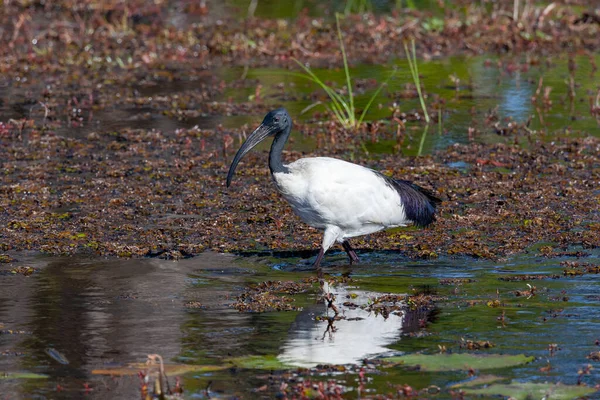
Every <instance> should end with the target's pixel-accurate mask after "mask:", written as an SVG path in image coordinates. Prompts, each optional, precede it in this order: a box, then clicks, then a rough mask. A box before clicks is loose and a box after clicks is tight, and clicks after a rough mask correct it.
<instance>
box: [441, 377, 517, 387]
mask: <svg viewBox="0 0 600 400" xmlns="http://www.w3.org/2000/svg"><path fill="white" fill-rule="evenodd" d="M504 379H506V378H504V377H502V376H496V375H479V376H476V377H474V378H472V379H469V380H467V381H463V382H460V383H457V384H455V385H452V386H450V388H451V389H462V388H468V387H474V386H482V385H487V384H489V383H492V382H497V381H501V380H504Z"/></svg>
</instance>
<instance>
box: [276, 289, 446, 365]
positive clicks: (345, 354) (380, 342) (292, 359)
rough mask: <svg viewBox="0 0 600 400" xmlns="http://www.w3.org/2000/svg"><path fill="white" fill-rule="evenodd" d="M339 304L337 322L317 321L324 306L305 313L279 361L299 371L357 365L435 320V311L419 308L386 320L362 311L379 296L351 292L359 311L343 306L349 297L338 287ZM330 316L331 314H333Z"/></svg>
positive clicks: (291, 331)
mask: <svg viewBox="0 0 600 400" xmlns="http://www.w3.org/2000/svg"><path fill="white" fill-rule="evenodd" d="M333 291H334V292H336V298H337V299H338V300H337V301H336V303H337V305H338V307H339V308H340V314H339V315H338V316H339V317H342V318H341V319H337V320H335V321H333V322H332V321H331V319H330V320H329V321H328V320H323V319H321V320H319V321H318V320H317V319H316V316H321V312H322V310H323V305H322V304H321V305H319V306H316V307H309V308H306V309H304V311H302V312H301V313H300V314H299V315H298V316H297V317H296V320H295V321H294V323H293V324H292V326H291V328H290V331H289V334H288V338H287V340H286V342H285V344H284V345H283V346H282V349H281V353H280V354H279V356H278V358H279V360H280V361H282V362H284V363H286V364H290V365H297V366H300V367H307V368H310V367H313V366H315V365H318V364H333V365H343V364H355V363H359V362H361V361H362V360H364V359H365V358H372V357H376V356H378V355H381V354H384V353H389V352H390V349H389V348H388V347H387V346H389V345H391V344H393V343H395V342H397V341H398V340H399V339H400V336H401V335H403V334H408V333H412V332H416V331H419V330H420V329H421V328H422V326H423V324H424V323H425V322H426V321H428V320H430V318H432V317H433V315H434V313H435V310H431V309H429V310H428V309H421V308H417V309H415V310H411V309H410V308H409V307H402V309H401V310H398V311H395V312H392V313H389V315H387V318H384V316H383V315H382V314H379V315H376V314H375V313H373V312H369V311H366V310H364V309H363V308H361V307H360V306H363V305H366V304H367V302H368V300H369V298H370V297H374V296H376V295H377V293H367V292H363V291H359V290H352V293H353V294H354V295H358V296H356V297H355V296H351V297H355V298H354V299H353V300H352V302H354V303H356V305H358V306H359V307H349V306H346V305H342V304H340V303H343V302H345V301H347V296H348V295H349V294H350V293H349V291H348V289H346V288H345V287H336V288H335V289H334V290H333ZM330 315H331V313H330Z"/></svg>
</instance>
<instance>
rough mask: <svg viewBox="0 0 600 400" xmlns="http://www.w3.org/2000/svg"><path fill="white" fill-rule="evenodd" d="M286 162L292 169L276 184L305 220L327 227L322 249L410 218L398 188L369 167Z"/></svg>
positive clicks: (403, 223)
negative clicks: (407, 216) (407, 215)
mask: <svg viewBox="0 0 600 400" xmlns="http://www.w3.org/2000/svg"><path fill="white" fill-rule="evenodd" d="M287 167H288V168H289V170H290V173H284V172H276V173H274V174H273V179H274V181H275V184H276V185H277V189H278V190H279V192H280V193H281V194H282V195H283V197H284V198H285V199H286V200H287V201H288V202H289V203H290V205H291V206H292V209H293V210H294V212H295V213H296V214H297V215H298V216H299V217H300V218H301V219H302V221H304V222H305V223H307V224H308V225H310V226H312V227H314V228H318V229H323V230H325V236H324V239H323V251H327V249H329V247H331V245H332V244H333V243H334V242H338V243H342V242H343V241H344V239H348V238H352V237H355V236H362V235H367V234H369V233H374V232H378V231H380V230H382V229H386V228H392V227H398V226H406V225H407V224H408V223H410V222H411V221H409V220H407V218H406V213H405V212H404V206H403V205H402V202H401V201H400V195H399V194H398V192H397V191H396V190H394V189H393V188H392V187H390V186H389V185H387V184H386V181H385V179H383V178H382V177H381V176H380V175H379V174H377V173H376V172H375V171H373V170H371V169H368V168H365V167H361V166H360V165H356V164H352V163H349V162H347V161H342V160H337V159H335V158H327V157H318V158H303V159H300V160H298V161H295V162H293V163H291V164H289V165H287ZM324 171H325V172H326V173H323V172H324Z"/></svg>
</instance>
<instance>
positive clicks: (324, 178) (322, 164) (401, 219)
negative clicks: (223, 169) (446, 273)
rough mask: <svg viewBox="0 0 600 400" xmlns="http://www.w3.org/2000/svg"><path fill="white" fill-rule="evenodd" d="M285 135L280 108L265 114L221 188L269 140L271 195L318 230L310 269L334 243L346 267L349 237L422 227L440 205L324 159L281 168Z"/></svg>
mask: <svg viewBox="0 0 600 400" xmlns="http://www.w3.org/2000/svg"><path fill="white" fill-rule="evenodd" d="M291 130H292V118H291V117H290V114H289V113H288V112H287V110H286V109H285V108H278V109H276V110H273V111H270V112H269V113H268V114H267V115H266V116H265V118H264V120H263V121H262V124H260V126H259V127H258V128H256V130H255V131H254V132H252V133H251V134H250V135H249V136H248V138H247V139H246V141H245V142H244V143H243V144H242V146H241V147H240V149H239V150H238V152H237V153H236V155H235V157H234V158H233V161H232V163H231V166H230V167H229V173H228V174H227V187H229V186H230V185H231V179H232V178H233V175H234V173H235V169H236V167H237V166H238V164H239V162H240V160H241V159H242V157H244V155H245V154H246V153H248V152H249V151H250V150H252V148H254V147H255V146H256V145H257V144H259V143H260V142H262V141H263V140H265V139H266V138H268V137H273V143H272V145H271V151H270V152H269V169H270V170H271V176H272V177H273V181H274V182H275V185H276V186H277V190H278V191H279V193H281V195H282V196H283V197H284V198H285V199H286V200H287V201H288V203H289V204H290V206H291V207H292V210H293V211H294V213H296V215H298V216H299V217H300V219H302V221H304V222H305V223H306V224H308V225H310V226H312V227H314V228H317V229H321V230H323V231H324V234H323V242H322V244H321V248H320V249H319V253H318V255H317V258H316V260H315V262H314V264H313V267H314V268H319V266H320V264H321V261H322V259H323V256H324V255H325V252H326V251H327V250H328V249H329V248H330V247H331V246H332V245H333V244H334V243H335V242H337V243H340V244H341V245H342V248H343V249H344V250H345V251H346V253H347V254H348V257H349V258H350V264H352V263H354V262H358V261H359V259H358V256H357V255H356V252H355V251H354V249H353V248H352V246H351V245H350V241H349V239H350V238H353V237H356V236H362V235H368V234H370V233H374V232H378V231H381V230H383V229H388V228H395V227H401V226H407V225H410V224H414V225H416V226H419V227H424V226H427V225H429V224H431V223H432V222H433V221H434V220H435V209H436V205H437V204H438V203H439V202H440V200H439V199H438V198H436V197H435V196H434V195H433V194H432V193H431V192H430V191H428V190H426V189H423V188H422V187H420V186H417V185H416V184H414V183H412V182H409V181H406V180H398V179H392V178H390V177H388V176H386V175H383V174H382V173H380V172H377V171H375V170H372V169H370V168H366V167H363V166H360V165H357V164H353V163H350V162H347V161H343V160H339V159H335V158H329V157H311V158H301V159H299V160H296V161H294V162H292V163H290V164H284V163H283V161H282V152H283V148H284V146H285V144H286V142H287V140H288V138H289V136H290V132H291Z"/></svg>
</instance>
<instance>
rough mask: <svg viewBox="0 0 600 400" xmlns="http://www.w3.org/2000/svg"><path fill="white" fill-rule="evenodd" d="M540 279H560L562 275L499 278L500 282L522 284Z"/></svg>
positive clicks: (528, 275)
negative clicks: (522, 282)
mask: <svg viewBox="0 0 600 400" xmlns="http://www.w3.org/2000/svg"><path fill="white" fill-rule="evenodd" d="M540 279H560V275H557V274H551V275H543V274H536V275H531V274H526V275H510V276H501V277H499V278H498V280H500V281H507V282H521V281H534V280H540Z"/></svg>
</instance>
